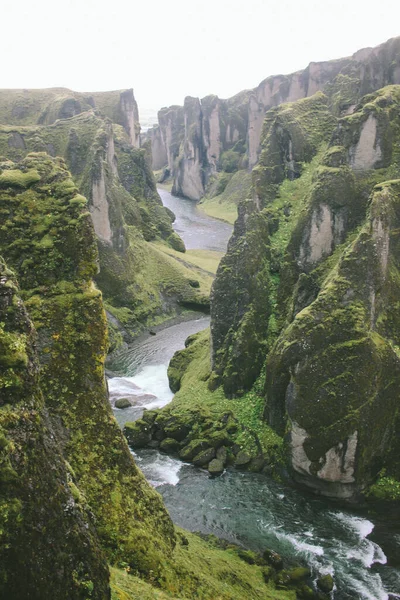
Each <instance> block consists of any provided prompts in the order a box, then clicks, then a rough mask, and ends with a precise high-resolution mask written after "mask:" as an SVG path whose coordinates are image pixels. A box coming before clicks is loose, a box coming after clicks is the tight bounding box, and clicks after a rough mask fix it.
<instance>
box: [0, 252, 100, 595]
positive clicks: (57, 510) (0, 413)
mask: <svg viewBox="0 0 400 600" xmlns="http://www.w3.org/2000/svg"><path fill="white" fill-rule="evenodd" d="M35 346H36V332H35V329H34V327H33V324H32V322H31V320H30V319H29V316H28V314H27V311H26V309H25V307H24V304H23V302H22V300H21V299H20V297H19V293H18V289H17V286H16V282H15V279H14V275H13V274H12V272H11V271H10V270H8V269H7V267H6V266H5V264H4V262H3V260H2V259H0V398H1V400H0V479H1V490H0V596H1V597H2V598H15V599H16V600H23V599H25V598H32V600H41V599H45V598H60V600H63V599H65V600H67V599H69V598H71V599H76V600H83V599H86V598H97V599H98V600H102V599H104V598H109V595H110V591H109V584H108V578H109V574H108V567H107V564H106V560H105V555H104V553H103V551H102V549H101V546H100V540H99V537H98V534H97V532H96V529H95V521H94V519H93V517H92V516H91V513H90V509H89V506H88V504H87V500H86V498H85V495H84V493H82V492H81V491H80V490H79V489H78V487H77V485H79V482H78V480H77V478H76V475H75V473H74V472H73V470H72V468H71V467H70V466H69V464H68V463H67V462H66V461H65V458H64V457H63V455H62V451H61V446H60V439H59V438H58V437H57V435H56V433H57V430H56V429H54V427H53V425H52V423H51V420H50V418H49V414H48V411H47V409H46V407H45V404H44V399H43V394H42V390H41V388H40V380H39V361H38V357H37V353H36V347H35ZM38 564H40V569H38Z"/></svg>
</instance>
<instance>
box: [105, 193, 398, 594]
mask: <svg viewBox="0 0 400 600" xmlns="http://www.w3.org/2000/svg"><path fill="white" fill-rule="evenodd" d="M159 192H160V195H161V197H162V200H163V202H164V204H165V205H166V206H168V207H169V208H170V209H171V210H173V212H174V213H175V214H176V217H177V218H176V222H175V225H174V227H175V230H176V231H177V232H178V233H179V234H180V235H181V236H182V237H183V239H184V241H185V244H186V245H187V247H188V248H202V249H212V250H219V251H221V250H225V249H226V243H227V240H228V238H229V235H230V231H231V227H230V226H228V225H227V224H225V223H223V222H221V221H217V220H215V219H212V218H211V217H207V216H205V215H203V214H202V213H201V212H200V211H199V210H198V209H197V208H196V206H195V204H194V203H192V202H190V201H185V200H182V199H178V198H174V197H173V196H171V194H169V193H168V192H166V191H164V190H159ZM188 203H189V204H188ZM228 228H229V229H228ZM208 324H209V317H206V316H204V315H201V314H198V315H196V316H195V317H194V318H193V319H192V320H190V321H186V322H183V323H179V324H177V325H173V326H171V327H168V328H166V329H163V330H161V331H159V332H157V335H155V336H150V335H148V336H143V337H142V338H140V339H139V340H137V341H136V342H135V343H134V344H132V345H131V346H130V347H129V348H127V349H125V350H124V351H122V352H120V354H119V355H118V356H117V357H116V358H115V359H114V360H113V362H112V363H111V364H110V365H109V368H110V369H111V370H112V371H113V372H114V373H115V374H116V375H118V376H115V377H113V378H111V379H109V382H108V383H109V390H110V400H111V403H112V404H114V402H115V400H116V399H117V398H121V397H129V398H130V399H131V400H133V401H134V405H133V406H132V407H131V408H128V409H124V410H119V409H114V414H115V416H116V418H117V420H118V422H119V423H120V425H121V427H122V426H123V425H124V423H125V422H127V421H132V420H135V419H137V418H139V417H140V416H141V414H142V412H143V409H144V408H155V407H161V406H164V405H166V404H167V403H168V402H170V401H171V399H172V397H173V394H172V392H171V391H170V389H169V387H168V379H167V366H168V362H169V360H170V359H171V358H172V356H173V354H174V352H175V351H176V350H178V349H180V348H183V346H184V341H185V339H186V337H187V336H188V335H190V334H192V333H195V332H197V331H200V330H202V329H204V328H205V327H207V326H208ZM134 455H135V458H136V460H137V462H138V464H139V466H140V467H141V468H142V470H143V472H144V473H145V475H146V477H147V479H148V480H149V481H150V482H151V483H152V485H154V486H155V487H157V489H158V491H159V492H160V493H161V494H162V495H163V498H164V501H165V504H166V506H167V508H168V510H169V512H170V514H171V516H172V518H173V520H174V522H176V523H177V524H179V525H181V526H183V527H185V528H187V529H190V530H193V531H202V532H206V533H214V534H215V535H218V536H220V537H223V538H225V539H228V540H231V541H234V542H236V543H240V544H243V545H245V546H247V547H249V548H251V549H254V550H258V551H262V550H264V549H265V548H266V547H268V548H272V549H274V550H276V551H277V552H279V553H280V554H281V555H282V556H284V557H285V558H286V560H288V561H289V562H290V561H292V562H299V561H300V562H302V563H304V564H307V565H309V566H310V568H311V569H312V572H313V576H314V577H317V575H321V574H326V573H331V574H332V575H333V576H334V579H335V583H336V586H337V588H336V590H335V591H334V593H333V595H332V597H333V598H335V600H350V599H351V600H357V599H359V600H389V599H390V598H400V527H399V523H398V522H397V525H396V523H394V522H393V520H391V521H389V520H386V519H385V518H382V517H379V518H378V517H376V516H371V515H369V514H368V515H364V514H363V513H362V512H360V511H350V510H349V509H348V508H343V507H339V506H338V505H334V504H330V503H328V502H326V501H322V500H320V499H317V498H315V497H313V496H310V495H308V494H304V493H302V492H300V491H298V490H294V489H292V488H289V487H288V486H286V485H283V484H279V483H277V482H275V481H273V480H272V479H270V478H268V477H267V476H264V475H258V474H251V473H242V472H239V471H236V470H234V469H232V470H227V471H226V472H225V473H224V474H223V475H222V476H221V477H219V478H216V479H211V478H209V476H208V473H207V472H206V471H203V470H201V469H198V468H196V467H194V466H193V465H188V464H185V463H182V462H181V461H179V460H176V459H174V458H171V457H168V456H166V455H163V454H160V453H159V452H158V451H157V450H141V451H138V452H135V453H134ZM396 527H397V529H396Z"/></svg>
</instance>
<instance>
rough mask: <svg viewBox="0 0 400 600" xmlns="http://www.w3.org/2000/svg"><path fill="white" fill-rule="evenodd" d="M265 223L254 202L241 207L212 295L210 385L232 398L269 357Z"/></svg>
mask: <svg viewBox="0 0 400 600" xmlns="http://www.w3.org/2000/svg"><path fill="white" fill-rule="evenodd" d="M266 241H267V230H266V222H265V220H264V219H263V216H262V215H261V213H260V212H259V211H258V209H257V207H256V205H255V204H254V203H253V202H252V201H250V200H249V201H246V202H245V203H243V204H242V205H240V206H239V217H238V220H237V221H236V223H235V229H234V233H233V236H232V238H231V239H230V241H229V245H228V252H227V254H226V255H225V257H224V258H223V259H222V260H221V263H220V265H219V267H218V271H217V277H216V279H215V282H214V284H213V288H212V293H211V335H212V368H213V371H214V373H215V375H216V379H213V380H212V381H211V382H210V383H211V385H212V386H213V387H215V385H216V383H222V384H223V387H224V391H225V394H227V395H228V396H236V395H242V394H243V393H244V392H245V391H247V390H249V389H250V388H251V386H252V384H253V383H254V381H255V380H256V378H257V376H258V375H259V372H260V369H261V365H262V361H263V357H264V355H265V347H264V345H265V338H266V335H267V329H268V318H269V312H270V306H269V303H268V288H269V261H268V258H269V251H268V247H267V245H266Z"/></svg>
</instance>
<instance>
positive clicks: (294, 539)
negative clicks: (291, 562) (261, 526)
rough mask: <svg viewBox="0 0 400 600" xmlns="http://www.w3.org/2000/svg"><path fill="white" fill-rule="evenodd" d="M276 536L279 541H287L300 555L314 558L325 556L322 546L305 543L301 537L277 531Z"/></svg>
mask: <svg viewBox="0 0 400 600" xmlns="http://www.w3.org/2000/svg"><path fill="white" fill-rule="evenodd" d="M275 535H276V537H277V538H278V539H281V540H287V541H288V542H289V543H290V544H292V546H293V547H294V548H295V549H296V551H297V552H298V553H301V554H306V555H314V556H323V554H324V549H323V548H322V546H314V545H313V544H309V543H308V542H304V541H303V540H302V539H301V538H300V537H299V536H296V535H293V534H290V533H281V532H280V531H275Z"/></svg>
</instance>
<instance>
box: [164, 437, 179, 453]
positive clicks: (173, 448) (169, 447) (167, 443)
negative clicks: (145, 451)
mask: <svg viewBox="0 0 400 600" xmlns="http://www.w3.org/2000/svg"><path fill="white" fill-rule="evenodd" d="M179 448H180V444H179V442H177V441H176V440H174V438H165V440H163V441H162V442H161V444H160V450H161V452H165V453H166V454H170V453H173V452H178V450H179Z"/></svg>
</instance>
